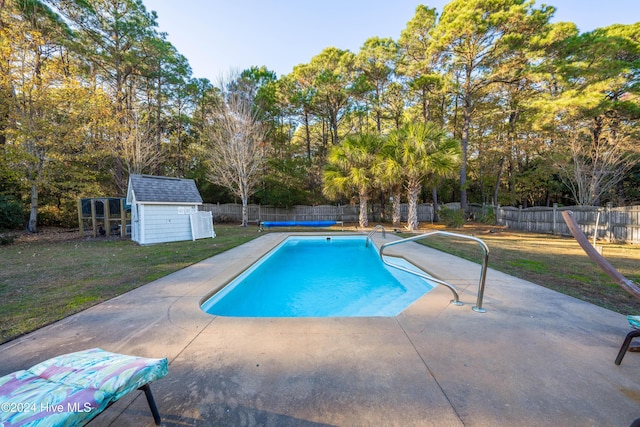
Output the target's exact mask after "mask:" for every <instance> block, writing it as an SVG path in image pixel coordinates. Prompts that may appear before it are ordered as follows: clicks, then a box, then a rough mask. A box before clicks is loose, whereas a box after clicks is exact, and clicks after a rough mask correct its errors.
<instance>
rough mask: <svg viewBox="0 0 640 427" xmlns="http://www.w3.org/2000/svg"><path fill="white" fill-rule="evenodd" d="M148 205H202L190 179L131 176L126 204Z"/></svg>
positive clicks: (194, 185) (200, 198)
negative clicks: (138, 203) (145, 203)
mask: <svg viewBox="0 0 640 427" xmlns="http://www.w3.org/2000/svg"><path fill="white" fill-rule="evenodd" d="M132 196H135V201H136V202H141V203H144V202H148V203H198V204H200V203H202V197H201V196H200V192H199V191H198V189H197V188H196V183H195V182H194V181H193V180H192V179H185V178H171V177H167V176H152V175H131V176H130V177H129V188H128V190H127V202H128V203H131V202H132V201H133V198H132Z"/></svg>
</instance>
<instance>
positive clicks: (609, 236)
mask: <svg viewBox="0 0 640 427" xmlns="http://www.w3.org/2000/svg"><path fill="white" fill-rule="evenodd" d="M611 206H612V205H611V202H608V203H607V206H606V208H605V212H606V213H607V223H606V224H605V240H606V241H607V242H611V241H613V221H611Z"/></svg>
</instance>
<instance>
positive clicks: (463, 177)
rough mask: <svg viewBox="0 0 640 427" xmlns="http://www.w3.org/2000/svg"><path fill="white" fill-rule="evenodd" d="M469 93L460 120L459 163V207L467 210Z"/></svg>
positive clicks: (469, 124) (469, 125) (469, 123)
mask: <svg viewBox="0 0 640 427" xmlns="http://www.w3.org/2000/svg"><path fill="white" fill-rule="evenodd" d="M469 96H470V95H467V96H466V97H465V101H464V119H463V122H462V141H461V148H462V164H461V165H460V209H462V210H463V211H464V212H466V211H467V158H468V150H469V128H470V127H471V100H470V99H469Z"/></svg>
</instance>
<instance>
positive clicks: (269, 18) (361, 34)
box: [143, 0, 640, 84]
mask: <svg viewBox="0 0 640 427" xmlns="http://www.w3.org/2000/svg"><path fill="white" fill-rule="evenodd" d="M143 2H144V4H145V6H146V8H147V10H150V11H151V10H155V11H156V12H157V13H158V24H159V30H160V31H162V32H166V33H167V34H168V39H169V41H170V42H171V43H172V44H173V45H174V46H175V47H176V48H177V49H178V51H179V52H180V53H181V54H182V55H184V56H185V57H186V58H187V59H188V60H189V63H190V64H191V67H192V69H193V76H194V77H205V78H208V79H209V80H211V81H212V82H213V83H214V84H215V83H216V82H217V81H218V80H219V79H220V78H222V77H225V76H228V75H229V74H230V73H231V72H233V71H242V70H244V69H246V68H249V67H251V66H253V65H259V66H260V65H265V66H266V67H267V68H268V69H270V70H272V71H275V72H276V73H277V74H278V76H281V75H284V74H288V73H290V72H291V71H292V70H293V67H294V66H295V65H298V64H302V63H308V62H309V61H310V60H311V58H312V57H313V56H315V55H317V54H318V53H320V52H321V51H322V50H323V49H324V48H325V47H329V46H335V47H338V48H340V49H349V50H351V51H353V52H357V51H358V50H359V49H360V47H361V46H362V44H363V43H364V42H365V40H366V39H368V38H369V37H374V36H378V37H392V38H393V39H394V40H397V39H398V38H399V36H400V32H401V31H402V30H403V29H404V28H405V26H406V24H407V22H408V21H409V20H410V19H411V18H412V17H413V15H414V12H415V9H416V6H417V5H418V4H421V2H420V1H410V0H387V1H380V0H321V1H317V2H316V1H313V2H311V1H309V0H143ZM448 2H449V1H448V0H431V1H424V2H422V4H426V5H428V6H430V7H435V8H436V9H437V10H438V12H441V11H442V9H443V7H444V5H446V4H447V3H448ZM536 3H537V4H542V3H543V2H541V1H540V0H537V1H536ZM544 3H547V4H551V5H553V6H555V7H556V9H557V11H556V14H555V16H554V19H553V21H554V22H557V21H571V22H574V23H575V24H576V25H577V26H578V28H579V30H580V31H581V32H586V31H591V30H593V29H595V28H599V27H606V26H608V25H611V24H632V23H634V22H637V21H639V20H640V0H604V1H603V0H548V1H546V2H544Z"/></svg>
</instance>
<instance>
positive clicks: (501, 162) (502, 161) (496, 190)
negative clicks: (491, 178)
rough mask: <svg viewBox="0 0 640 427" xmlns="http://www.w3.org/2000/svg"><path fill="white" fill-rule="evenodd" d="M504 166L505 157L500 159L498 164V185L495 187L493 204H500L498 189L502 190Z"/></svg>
mask: <svg viewBox="0 0 640 427" xmlns="http://www.w3.org/2000/svg"><path fill="white" fill-rule="evenodd" d="M503 166H504V157H502V158H501V159H500V163H499V165H498V176H497V177H496V186H495V188H494V189H493V206H498V191H499V190H500V180H501V179H502V167H503Z"/></svg>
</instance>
